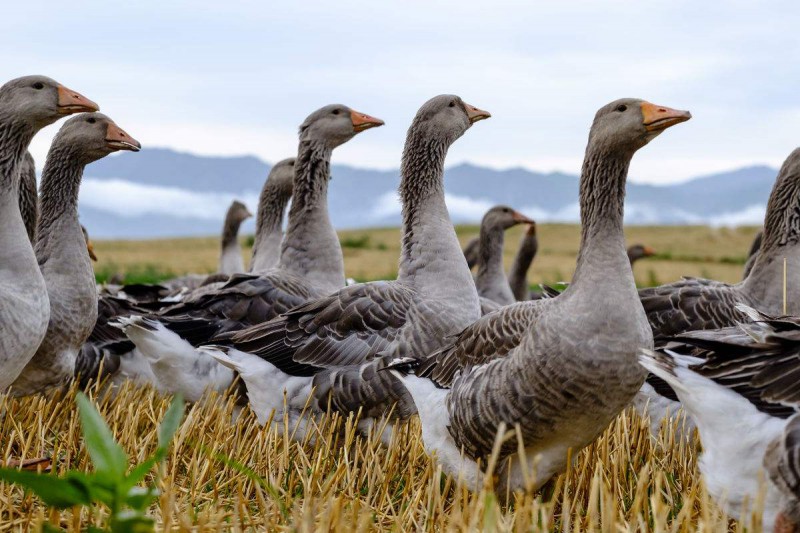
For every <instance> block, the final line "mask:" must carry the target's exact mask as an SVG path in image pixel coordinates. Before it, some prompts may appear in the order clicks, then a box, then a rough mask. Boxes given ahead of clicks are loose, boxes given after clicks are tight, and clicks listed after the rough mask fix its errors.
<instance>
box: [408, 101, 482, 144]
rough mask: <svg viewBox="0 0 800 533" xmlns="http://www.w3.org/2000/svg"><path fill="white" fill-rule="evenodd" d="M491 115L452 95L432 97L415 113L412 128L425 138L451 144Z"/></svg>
mask: <svg viewBox="0 0 800 533" xmlns="http://www.w3.org/2000/svg"><path fill="white" fill-rule="evenodd" d="M491 116H492V115H491V114H490V113H489V112H488V111H483V110H482V109H478V108H477V107H475V106H473V105H470V104H468V103H466V102H464V101H463V100H462V99H461V98H460V97H458V96H456V95H454V94H441V95H439V96H434V97H433V98H431V99H430V100H428V101H427V102H425V103H424V104H423V105H422V107H420V108H419V111H417V116H416V117H415V118H414V122H413V124H412V128H413V129H414V130H416V131H417V132H418V133H421V134H423V135H425V136H426V137H434V138H441V139H444V141H445V143H446V144H447V145H450V144H452V143H453V142H455V141H456V139H458V138H459V137H461V136H462V135H464V133H465V132H466V131H467V130H468V129H469V128H470V127H471V126H472V125H473V124H474V123H476V122H478V121H479V120H484V119H487V118H489V117H491Z"/></svg>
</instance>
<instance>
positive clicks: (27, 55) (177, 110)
mask: <svg viewBox="0 0 800 533" xmlns="http://www.w3.org/2000/svg"><path fill="white" fill-rule="evenodd" d="M3 10H4V16H3V17H2V19H0V58H2V62H0V65H2V67H0V69H2V72H3V74H4V79H11V78H15V77H18V76H22V75H27V74H45V75H48V76H50V77H53V78H55V79H56V80H58V81H59V82H61V83H63V84H64V85H66V86H68V87H70V88H72V89H75V90H77V91H79V92H81V93H83V94H84V95H85V96H87V97H89V98H91V99H93V100H95V101H96V102H98V103H99V104H100V106H101V111H103V112H104V113H106V114H108V115H109V116H110V117H112V118H113V119H114V120H115V121H116V122H117V123H118V124H119V125H120V126H121V127H123V128H124V129H125V130H127V131H128V132H129V133H130V134H131V135H133V136H134V137H135V138H137V139H138V140H139V141H141V142H142V144H143V145H144V146H153V147H171V148H174V149H178V150H181V151H187V152H193V153H197V154H206V155H241V154H253V155H256V156H259V157H261V158H262V159H264V160H266V161H270V162H274V161H276V160H279V159H282V158H284V157H287V156H289V155H293V154H294V152H295V151H296V133H297V126H298V125H299V124H300V123H301V122H302V121H303V119H304V118H305V117H306V116H307V115H308V114H309V113H311V112H312V111H314V110H315V109H317V108H318V107H321V106H323V105H326V104H329V103H343V104H346V105H348V106H350V107H352V108H354V109H357V110H359V111H363V112H365V113H369V114H371V115H375V116H378V117H380V118H382V119H384V120H385V121H386V126H385V127H382V128H378V129H375V130H370V131H368V132H366V133H364V134H362V135H359V136H358V137H356V138H355V139H354V140H352V141H351V142H349V143H348V144H346V145H345V146H343V147H341V148H340V149H338V150H337V151H336V152H335V154H334V162H335V163H346V164H351V165H355V166H359V167H367V168H380V169H389V168H397V167H398V166H399V161H400V155H401V153H402V147H403V140H404V136H405V132H406V130H407V128H408V125H409V124H410V121H411V119H412V118H413V116H414V113H415V112H416V110H417V109H418V108H419V106H420V105H421V104H422V103H424V102H425V101H426V100H427V99H428V98H430V97H432V96H435V95H437V94H441V93H455V94H458V95H459V96H461V97H462V98H463V99H464V100H465V101H467V102H469V103H470V104H473V105H476V106H478V107H480V108H483V109H486V110H488V111H490V112H491V113H492V118H491V119H490V120H488V121H485V122H481V123H479V124H477V125H476V126H475V127H473V128H472V129H471V130H470V131H469V132H467V134H466V135H465V136H464V137H463V138H462V139H460V140H459V141H458V142H457V143H456V144H455V145H454V146H453V147H452V149H451V150H450V153H449V156H448V164H449V165H454V164H457V163H461V162H465V161H468V162H472V163H475V164H480V165H488V166H491V167H494V168H508V167H516V166H522V167H526V168H529V169H532V170H539V171H553V170H559V171H564V172H570V173H577V172H578V171H579V169H580V164H581V160H582V157H583V150H584V148H585V144H586V139H587V134H588V128H589V126H590V124H591V121H592V118H593V116H594V113H595V111H596V110H597V109H598V108H599V107H601V106H602V105H604V104H606V103H608V102H609V101H612V100H614V99H617V98H620V97H638V98H644V99H646V100H649V101H652V102H654V103H657V104H659V105H666V106H670V107H674V108H679V109H688V110H690V111H691V112H692V114H693V117H694V118H693V119H692V120H691V121H689V122H688V123H686V124H681V125H679V126H677V127H675V128H673V129H671V130H669V131H668V132H666V133H664V134H663V135H662V136H661V137H660V138H659V139H658V141H657V142H654V143H652V144H651V145H650V146H648V147H646V148H645V149H643V150H642V151H641V152H640V153H639V154H637V156H636V157H635V158H634V162H633V164H632V166H631V170H630V177H631V179H632V180H634V181H639V182H649V183H671V182H676V181H681V180H686V179H689V178H692V177H696V176H698V175H704V174H709V173H713V172H718V171H724V170H730V169H733V168H737V167H741V166H745V165H752V164H769V165H773V166H778V165H780V163H781V162H782V161H783V159H784V158H785V157H786V156H787V155H788V154H789V152H790V151H791V150H792V149H793V148H795V147H796V146H798V144H800V128H798V126H800V93H799V92H798V82H800V61H798V60H797V58H800V38H798V37H797V28H798V27H800V4H798V3H797V2H792V1H773V2H770V3H753V2H737V1H731V2H689V1H685V2H684V1H669V2H642V1H630V2H629V1H569V0H564V1H560V2H534V1H527V2H524V1H520V2H502V1H500V2H498V1H492V2H486V1H476V0H461V1H458V2H445V1H433V0H428V1H415V0H406V1H403V2H389V1H386V2H375V1H371V2H367V1H363V2H361V1H348V0H339V1H336V2H316V1H306V2H274V3H268V2H263V1H252V2H250V1H236V0H226V1H224V2H219V1H213V2H209V1H205V0H192V1H163V0H162V1H152V0H137V1H135V2H124V3H123V2H108V1H102V2H95V1H80V0H76V1H75V2H72V3H69V4H67V3H64V2H63V1H58V2H55V1H36V0H29V1H26V2H13V3H10V2H9V3H7V4H6V5H4V8H3ZM57 127H58V126H57V125H56V126H51V127H49V128H47V129H46V130H44V131H43V132H41V133H40V134H39V136H37V138H36V139H35V140H34V143H33V145H32V152H33V153H34V156H35V157H36V159H37V166H38V167H39V168H41V165H42V164H43V162H44V156H45V154H46V151H47V147H48V145H49V140H50V139H51V138H52V136H53V135H54V134H55V131H56V130H57Z"/></svg>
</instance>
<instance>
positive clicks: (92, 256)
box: [86, 241, 97, 261]
mask: <svg viewBox="0 0 800 533" xmlns="http://www.w3.org/2000/svg"><path fill="white" fill-rule="evenodd" d="M86 251H87V252H89V258H90V259H91V260H92V261H97V255H95V253H94V245H93V244H92V241H86Z"/></svg>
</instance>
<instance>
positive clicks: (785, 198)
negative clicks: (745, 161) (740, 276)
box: [742, 156, 800, 314]
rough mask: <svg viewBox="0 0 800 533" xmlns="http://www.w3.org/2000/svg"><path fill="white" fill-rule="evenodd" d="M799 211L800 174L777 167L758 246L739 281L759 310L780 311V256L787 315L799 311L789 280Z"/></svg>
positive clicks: (796, 253)
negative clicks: (756, 252)
mask: <svg viewBox="0 0 800 533" xmlns="http://www.w3.org/2000/svg"><path fill="white" fill-rule="evenodd" d="M790 157H791V156H790ZM787 165H788V162H787ZM799 214H800V175H798V174H797V173H796V172H794V171H793V166H792V167H788V168H786V167H784V168H781V171H780V174H779V175H778V179H777V180H776V181H775V185H774V186H773V188H772V193H771V194H770V197H769V201H768V202H767V213H766V216H765V219H764V235H763V238H762V241H761V249H760V251H759V253H758V255H757V257H756V258H755V263H754V264H753V266H752V269H751V270H750V273H749V275H748V276H747V278H746V279H745V280H744V282H743V283H742V289H743V290H744V291H745V292H746V293H747V295H748V296H750V297H751V298H753V299H754V301H757V302H759V305H760V307H759V309H762V310H763V311H764V312H766V313H770V314H776V313H777V314H783V270H784V267H783V260H784V259H786V270H787V272H786V274H787V276H786V279H787V298H786V304H787V307H786V311H787V312H788V313H789V314H798V313H800V301H798V300H800V287H797V286H795V283H793V282H792V280H794V279H797V274H798V272H800V246H798V243H800V216H798V215H799Z"/></svg>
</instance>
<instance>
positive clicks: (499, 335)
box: [416, 300, 548, 388]
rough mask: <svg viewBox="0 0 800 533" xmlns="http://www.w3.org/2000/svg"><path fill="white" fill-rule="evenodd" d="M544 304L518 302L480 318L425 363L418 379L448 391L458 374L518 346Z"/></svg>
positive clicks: (539, 301) (419, 369) (502, 355)
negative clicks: (428, 380) (427, 380)
mask: <svg viewBox="0 0 800 533" xmlns="http://www.w3.org/2000/svg"><path fill="white" fill-rule="evenodd" d="M547 301H548V300H536V301H529V302H518V303H515V304H511V305H507V306H505V307H502V308H501V309H500V310H498V311H495V312H494V313H490V314H488V315H485V316H483V317H481V318H480V319H478V320H477V321H475V322H474V323H473V324H471V325H470V326H468V327H467V328H466V329H464V331H462V332H461V333H459V334H458V335H457V336H455V338H454V339H453V341H452V342H451V343H449V344H448V345H447V346H445V347H444V348H442V349H441V350H439V351H437V352H435V353H433V354H431V355H430V356H429V357H428V358H427V359H425V361H423V362H422V364H421V365H420V366H419V368H418V369H417V371H416V373H417V375H420V376H423V377H427V378H429V379H431V380H432V381H433V382H434V383H436V385H438V386H439V387H443V388H449V387H450V386H451V385H452V384H453V381H454V380H455V377H456V374H457V373H458V372H460V371H464V370H466V369H468V368H471V367H473V366H478V365H483V364H486V363H488V362H489V361H492V360H493V359H496V358H498V357H504V356H505V355H506V354H508V353H509V352H510V351H511V350H513V349H514V348H516V347H517V346H518V345H519V343H520V342H521V341H522V338H523V336H524V334H525V333H526V332H527V331H529V330H530V328H531V326H532V325H533V323H534V322H535V321H536V319H537V317H538V316H539V314H540V312H541V309H542V307H543V304H544V303H545V302H547Z"/></svg>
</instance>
